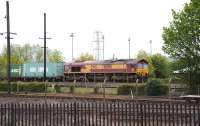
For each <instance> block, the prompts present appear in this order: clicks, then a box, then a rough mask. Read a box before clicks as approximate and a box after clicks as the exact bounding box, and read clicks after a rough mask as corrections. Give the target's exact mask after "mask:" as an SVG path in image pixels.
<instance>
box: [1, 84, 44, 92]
mask: <svg viewBox="0 0 200 126" xmlns="http://www.w3.org/2000/svg"><path fill="white" fill-rule="evenodd" d="M7 90H8V84H7V83H6V82H1V83H0V91H7ZM11 90H12V91H13V92H45V84H44V83H34V82H33V83H28V84H26V83H12V84H11Z"/></svg>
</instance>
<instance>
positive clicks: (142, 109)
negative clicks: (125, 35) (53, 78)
mask: <svg viewBox="0 0 200 126" xmlns="http://www.w3.org/2000/svg"><path fill="white" fill-rule="evenodd" d="M199 110H200V105H199V104H191V103H190V104H186V103H169V102H167V103H166V102H165V103H163V102H156V103H153V102H152V103H148V102H69V103H56V104H51V103H46V104H34V103H23V104H18V103H8V104H1V103H0V125H1V126H199V125H200V111H199Z"/></svg>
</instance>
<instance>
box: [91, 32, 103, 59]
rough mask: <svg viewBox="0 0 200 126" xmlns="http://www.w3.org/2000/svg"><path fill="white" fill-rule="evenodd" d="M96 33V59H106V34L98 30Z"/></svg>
mask: <svg viewBox="0 0 200 126" xmlns="http://www.w3.org/2000/svg"><path fill="white" fill-rule="evenodd" d="M94 34H95V40H94V41H93V42H95V47H94V51H95V59H96V60H104V36H103V34H102V32H100V31H96V32H94Z"/></svg>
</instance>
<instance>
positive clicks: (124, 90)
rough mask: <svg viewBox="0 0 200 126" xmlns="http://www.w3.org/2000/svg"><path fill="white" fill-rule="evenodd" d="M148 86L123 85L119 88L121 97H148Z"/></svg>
mask: <svg viewBox="0 0 200 126" xmlns="http://www.w3.org/2000/svg"><path fill="white" fill-rule="evenodd" d="M145 87H146V84H134V85H122V86H119V87H118V94H119V95H131V92H132V95H146V89H145Z"/></svg>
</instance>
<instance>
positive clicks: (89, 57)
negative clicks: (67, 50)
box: [77, 53, 94, 61]
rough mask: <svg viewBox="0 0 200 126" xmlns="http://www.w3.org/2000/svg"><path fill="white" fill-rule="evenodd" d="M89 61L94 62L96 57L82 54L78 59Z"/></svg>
mask: <svg viewBox="0 0 200 126" xmlns="http://www.w3.org/2000/svg"><path fill="white" fill-rule="evenodd" d="M88 60H94V57H93V56H92V55H91V54H89V53H82V54H81V55H80V56H79V57H78V59H77V61H88Z"/></svg>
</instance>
